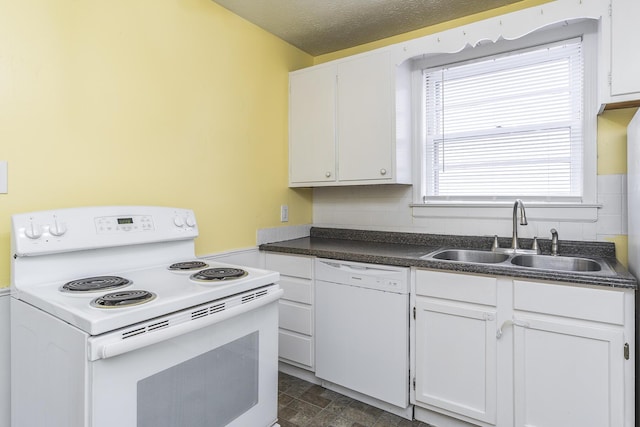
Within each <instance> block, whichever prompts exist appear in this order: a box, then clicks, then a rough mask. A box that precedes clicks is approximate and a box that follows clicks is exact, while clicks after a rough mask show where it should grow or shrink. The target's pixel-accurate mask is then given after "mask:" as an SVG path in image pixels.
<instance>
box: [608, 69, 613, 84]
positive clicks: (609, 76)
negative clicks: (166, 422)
mask: <svg viewBox="0 0 640 427" xmlns="http://www.w3.org/2000/svg"><path fill="white" fill-rule="evenodd" d="M607 80H608V81H609V87H611V82H612V81H613V78H612V77H611V71H609V74H607Z"/></svg>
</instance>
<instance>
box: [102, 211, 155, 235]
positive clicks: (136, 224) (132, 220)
mask: <svg viewBox="0 0 640 427" xmlns="http://www.w3.org/2000/svg"><path fill="white" fill-rule="evenodd" d="M94 222H95V224H96V232H97V233H98V234H115V233H132V232H138V231H153V230H154V225H153V217H152V216H151V215H129V216H102V217H98V218H95V219H94Z"/></svg>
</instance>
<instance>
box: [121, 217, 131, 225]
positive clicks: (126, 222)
mask: <svg viewBox="0 0 640 427" xmlns="http://www.w3.org/2000/svg"><path fill="white" fill-rule="evenodd" d="M118 224H133V218H118Z"/></svg>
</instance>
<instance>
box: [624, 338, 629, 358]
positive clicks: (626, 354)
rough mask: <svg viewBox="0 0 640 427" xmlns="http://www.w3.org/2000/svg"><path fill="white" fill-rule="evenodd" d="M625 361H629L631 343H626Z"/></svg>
mask: <svg viewBox="0 0 640 427" xmlns="http://www.w3.org/2000/svg"><path fill="white" fill-rule="evenodd" d="M624 360H629V343H628V342H626V343H624Z"/></svg>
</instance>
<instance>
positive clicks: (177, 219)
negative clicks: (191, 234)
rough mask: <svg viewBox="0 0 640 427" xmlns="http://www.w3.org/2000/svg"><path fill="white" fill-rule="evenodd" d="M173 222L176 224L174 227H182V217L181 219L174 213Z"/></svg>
mask: <svg viewBox="0 0 640 427" xmlns="http://www.w3.org/2000/svg"><path fill="white" fill-rule="evenodd" d="M173 223H174V224H175V225H176V227H184V219H182V217H181V216H179V215H176V216H175V217H174V218H173Z"/></svg>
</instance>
